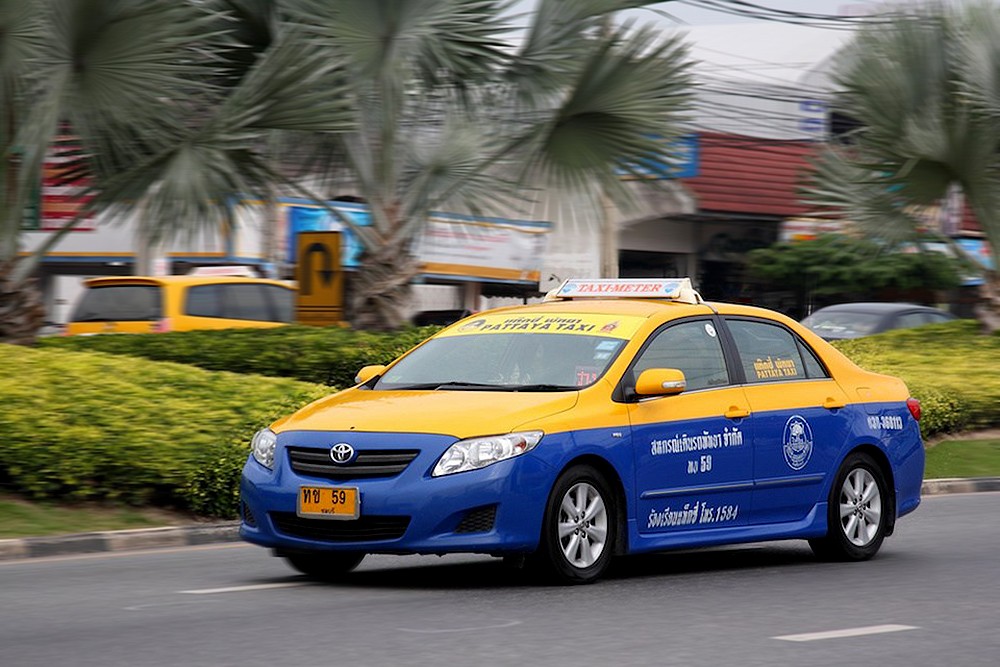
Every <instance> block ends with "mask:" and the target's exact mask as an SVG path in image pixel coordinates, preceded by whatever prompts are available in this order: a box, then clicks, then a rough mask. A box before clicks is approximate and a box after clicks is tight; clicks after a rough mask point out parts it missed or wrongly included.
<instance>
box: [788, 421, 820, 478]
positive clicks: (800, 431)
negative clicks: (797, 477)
mask: <svg viewBox="0 0 1000 667" xmlns="http://www.w3.org/2000/svg"><path fill="white" fill-rule="evenodd" d="M781 444H782V446H783V447H782V448H783V449H784V451H785V463H787V464H788V467H789V468H791V469H792V470H802V469H803V468H805V467H806V464H807V463H809V458H810V457H811V456H812V452H813V434H812V429H811V428H809V422H807V421H806V420H805V418H803V417H801V416H799V415H792V416H791V417H789V418H788V421H787V422H785V432H784V434H783V435H782V437H781Z"/></svg>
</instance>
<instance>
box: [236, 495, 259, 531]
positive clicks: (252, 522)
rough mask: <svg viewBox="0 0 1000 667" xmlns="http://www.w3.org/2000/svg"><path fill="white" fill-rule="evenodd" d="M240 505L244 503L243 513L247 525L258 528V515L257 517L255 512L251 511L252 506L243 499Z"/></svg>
mask: <svg viewBox="0 0 1000 667" xmlns="http://www.w3.org/2000/svg"><path fill="white" fill-rule="evenodd" d="M240 505H242V512H241V513H242V514H243V523H245V524H246V525H248V526H250V527H251V528H256V527H257V517H255V516H254V515H253V512H251V511H250V506H249V505H247V504H246V503H245V502H243V501H240Z"/></svg>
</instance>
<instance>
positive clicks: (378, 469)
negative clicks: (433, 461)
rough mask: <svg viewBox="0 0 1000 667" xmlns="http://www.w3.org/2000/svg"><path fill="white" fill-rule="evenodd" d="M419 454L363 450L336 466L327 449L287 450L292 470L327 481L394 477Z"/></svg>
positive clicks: (413, 450) (395, 450) (416, 452)
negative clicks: (323, 478)
mask: <svg viewBox="0 0 1000 667" xmlns="http://www.w3.org/2000/svg"><path fill="white" fill-rule="evenodd" d="M419 453H420V452H419V451H418V450H416V449H364V450H360V451H358V455H357V457H355V459H354V460H353V461H351V462H350V463H347V464H343V465H342V464H336V463H334V462H333V460H332V459H331V458H330V450H329V449H308V448H305V447H289V448H288V459H289V461H290V462H291V464H292V470H294V471H295V472H297V473H299V474H300V475H310V476H312V477H325V478H326V479H358V478H371V477H394V476H395V475H398V474H399V473H401V472H403V471H404V470H406V466H408V465H410V462H411V461H413V459H415V458H417V454H419Z"/></svg>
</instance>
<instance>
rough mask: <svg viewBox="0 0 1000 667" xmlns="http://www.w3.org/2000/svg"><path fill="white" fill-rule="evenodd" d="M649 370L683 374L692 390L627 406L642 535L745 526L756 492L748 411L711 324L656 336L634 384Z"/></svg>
mask: <svg viewBox="0 0 1000 667" xmlns="http://www.w3.org/2000/svg"><path fill="white" fill-rule="evenodd" d="M649 368H675V369H679V370H681V371H683V372H684V376H685V379H686V382H687V388H686V389H685V391H684V392H682V393H681V394H678V395H675V396H659V397H651V398H646V399H640V400H638V401H637V402H633V403H630V404H629V420H630V423H631V425H632V442H633V447H634V448H635V470H636V476H635V481H636V489H635V492H636V493H635V495H636V499H637V502H636V508H637V516H636V520H637V527H638V530H639V532H640V533H664V532H674V531H682V530H692V529H701V528H714V527H722V526H739V525H745V524H746V523H747V521H748V514H749V510H750V497H751V490H752V486H753V478H752V469H753V459H752V433H751V432H750V431H749V429H748V424H749V422H748V416H749V414H750V410H749V407H748V403H747V399H746V395H745V393H744V389H743V387H741V386H739V385H738V384H735V383H733V381H732V379H731V376H730V373H729V371H728V369H727V366H726V361H725V357H724V354H723V351H722V344H721V342H720V338H719V335H718V332H717V331H716V328H715V324H714V323H713V320H711V319H710V318H704V319H694V320H684V321H681V322H678V323H672V324H670V325H667V326H665V327H664V328H662V329H660V330H658V331H657V332H655V333H654V334H653V336H651V337H650V341H649V342H648V343H647V345H646V346H645V348H644V349H643V350H642V351H641V352H640V353H639V355H638V356H637V359H636V361H635V363H634V364H633V366H632V368H631V369H630V372H631V373H632V377H631V381H632V382H633V383H634V381H635V378H637V377H638V376H639V374H640V373H641V372H642V371H643V370H646V369H649Z"/></svg>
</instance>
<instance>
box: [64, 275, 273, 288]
mask: <svg viewBox="0 0 1000 667" xmlns="http://www.w3.org/2000/svg"><path fill="white" fill-rule="evenodd" d="M219 283H263V284H266V285H279V286H281V287H289V288H290V287H291V286H290V285H288V284H287V283H283V282H281V281H280V280H271V279H269V278H243V277H240V276H192V275H186V276H105V277H102V278H88V279H87V280H85V281H84V284H85V285H87V287H106V286H108V285H180V286H183V287H187V286H190V285H216V284H219Z"/></svg>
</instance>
